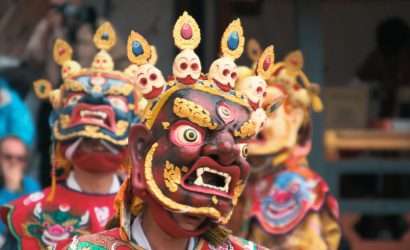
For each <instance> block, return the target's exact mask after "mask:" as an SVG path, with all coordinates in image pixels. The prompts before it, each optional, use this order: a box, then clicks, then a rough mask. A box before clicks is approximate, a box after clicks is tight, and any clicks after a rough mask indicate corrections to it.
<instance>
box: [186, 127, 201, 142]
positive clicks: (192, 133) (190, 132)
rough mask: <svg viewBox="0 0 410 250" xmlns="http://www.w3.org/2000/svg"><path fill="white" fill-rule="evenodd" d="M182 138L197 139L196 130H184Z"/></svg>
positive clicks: (188, 140)
mask: <svg viewBox="0 0 410 250" xmlns="http://www.w3.org/2000/svg"><path fill="white" fill-rule="evenodd" d="M183 136H184V140H185V141H187V142H195V141H196V140H197V139H198V133H197V131H195V130H193V129H191V128H189V129H186V130H185V131H184V135H183Z"/></svg>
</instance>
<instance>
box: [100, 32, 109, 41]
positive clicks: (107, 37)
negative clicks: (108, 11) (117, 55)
mask: <svg viewBox="0 0 410 250" xmlns="http://www.w3.org/2000/svg"><path fill="white" fill-rule="evenodd" d="M109 38H110V35H109V34H108V32H103V33H102V35H101V39H102V40H106V41H107V40H108V39H109Z"/></svg>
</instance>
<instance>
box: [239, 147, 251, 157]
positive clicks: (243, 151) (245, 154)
mask: <svg viewBox="0 0 410 250" xmlns="http://www.w3.org/2000/svg"><path fill="white" fill-rule="evenodd" d="M239 150H240V153H241V156H242V157H243V158H246V157H248V153H249V152H248V144H246V143H241V144H239Z"/></svg>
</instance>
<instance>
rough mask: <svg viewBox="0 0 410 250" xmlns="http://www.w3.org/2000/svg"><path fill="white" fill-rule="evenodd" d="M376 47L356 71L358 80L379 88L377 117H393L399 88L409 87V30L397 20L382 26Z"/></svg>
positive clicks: (385, 22)
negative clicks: (376, 85)
mask: <svg viewBox="0 0 410 250" xmlns="http://www.w3.org/2000/svg"><path fill="white" fill-rule="evenodd" d="M376 43H377V47H376V48H375V50H374V51H373V52H371V53H370V54H369V56H368V57H367V58H366V59H365V61H364V62H363V64H362V65H361V66H360V67H359V69H358V71H357V75H358V77H359V78H360V80H362V81H365V82H369V83H370V82H373V83H376V84H379V85H380V86H379V92H380V99H381V102H380V114H379V116H380V117H393V116H394V115H395V113H396V112H395V107H396V101H397V91H398V89H399V87H400V86H404V85H407V86H409V85H410V70H409V69H410V27H409V25H408V24H407V23H406V21H404V20H403V19H401V18H399V17H390V18H388V19H386V20H384V21H383V22H381V23H380V24H379V25H378V27H377V30H376Z"/></svg>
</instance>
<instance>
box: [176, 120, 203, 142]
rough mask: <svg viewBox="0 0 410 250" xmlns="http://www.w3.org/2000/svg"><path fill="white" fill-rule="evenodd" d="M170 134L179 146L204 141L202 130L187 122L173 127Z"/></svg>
mask: <svg viewBox="0 0 410 250" xmlns="http://www.w3.org/2000/svg"><path fill="white" fill-rule="evenodd" d="M170 136H171V140H172V142H173V143H174V144H176V145H177V146H196V145H200V144H202V143H203V141H204V136H203V134H202V132H201V131H199V130H198V129H197V128H195V127H194V126H191V125H189V124H187V123H181V124H177V125H176V126H175V127H174V128H172V129H171V134H170Z"/></svg>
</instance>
